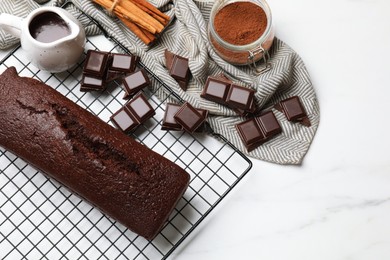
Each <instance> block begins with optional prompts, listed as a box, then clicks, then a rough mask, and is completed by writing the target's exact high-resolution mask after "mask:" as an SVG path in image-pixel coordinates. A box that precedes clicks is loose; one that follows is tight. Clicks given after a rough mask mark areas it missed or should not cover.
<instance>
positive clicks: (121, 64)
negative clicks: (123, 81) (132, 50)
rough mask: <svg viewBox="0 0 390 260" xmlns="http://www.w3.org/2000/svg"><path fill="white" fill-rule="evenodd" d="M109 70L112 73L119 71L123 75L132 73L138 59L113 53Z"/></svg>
mask: <svg viewBox="0 0 390 260" xmlns="http://www.w3.org/2000/svg"><path fill="white" fill-rule="evenodd" d="M110 56H111V64H110V66H109V69H110V70H112V71H121V72H125V73H131V72H134V70H135V67H136V65H137V62H138V59H137V57H136V56H134V55H127V54H119V53H113V54H111V55H110Z"/></svg>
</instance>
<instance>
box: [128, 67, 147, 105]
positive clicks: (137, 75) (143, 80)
mask: <svg viewBox="0 0 390 260" xmlns="http://www.w3.org/2000/svg"><path fill="white" fill-rule="evenodd" d="M122 82H123V87H124V89H125V92H126V93H125V95H124V97H123V98H124V99H128V98H130V97H131V96H133V95H134V94H136V93H137V92H138V91H140V90H141V89H143V88H144V87H146V86H148V85H149V84H150V80H149V77H148V75H146V72H145V70H144V69H140V70H139V71H137V72H134V73H132V74H130V75H128V76H126V77H125V78H124V79H123V80H122Z"/></svg>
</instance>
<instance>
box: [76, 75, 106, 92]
mask: <svg viewBox="0 0 390 260" xmlns="http://www.w3.org/2000/svg"><path fill="white" fill-rule="evenodd" d="M80 84H81V85H80V91H83V92H86V91H103V90H104V89H105V86H104V84H105V82H104V80H103V79H102V78H99V77H94V76H89V75H85V74H84V75H83V76H82V78H81V82H80Z"/></svg>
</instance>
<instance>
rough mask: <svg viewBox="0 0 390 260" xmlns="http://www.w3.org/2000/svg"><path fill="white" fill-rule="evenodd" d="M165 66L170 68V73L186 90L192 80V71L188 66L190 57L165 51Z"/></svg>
mask: <svg viewBox="0 0 390 260" xmlns="http://www.w3.org/2000/svg"><path fill="white" fill-rule="evenodd" d="M164 56H165V66H166V67H167V69H168V72H169V75H171V76H172V78H174V79H175V80H176V81H177V83H178V84H179V86H180V87H181V88H182V89H183V90H184V91H186V90H187V86H188V82H189V80H190V76H191V72H190V68H189V66H188V59H187V58H185V57H182V56H179V55H176V54H174V53H172V52H170V51H168V50H165V52H164Z"/></svg>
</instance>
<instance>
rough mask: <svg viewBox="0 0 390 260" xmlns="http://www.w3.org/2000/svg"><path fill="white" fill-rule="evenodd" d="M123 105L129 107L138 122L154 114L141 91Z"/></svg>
mask: <svg viewBox="0 0 390 260" xmlns="http://www.w3.org/2000/svg"><path fill="white" fill-rule="evenodd" d="M125 107H127V108H128V109H129V111H130V112H131V113H132V114H133V116H134V117H135V119H136V120H137V121H138V123H140V124H142V123H143V122H145V121H146V120H148V119H149V118H151V117H152V116H154V115H155V114H156V112H155V111H154V109H153V107H152V106H151V105H150V104H149V102H148V100H147V99H146V97H145V95H144V94H143V93H139V94H137V95H136V96H135V97H134V98H133V99H132V100H130V101H129V102H128V103H126V105H125Z"/></svg>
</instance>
